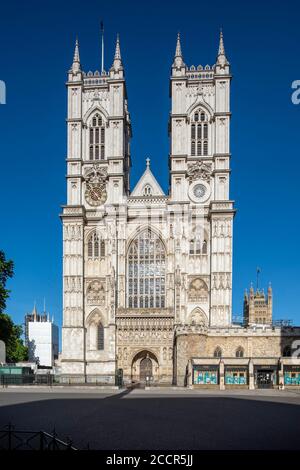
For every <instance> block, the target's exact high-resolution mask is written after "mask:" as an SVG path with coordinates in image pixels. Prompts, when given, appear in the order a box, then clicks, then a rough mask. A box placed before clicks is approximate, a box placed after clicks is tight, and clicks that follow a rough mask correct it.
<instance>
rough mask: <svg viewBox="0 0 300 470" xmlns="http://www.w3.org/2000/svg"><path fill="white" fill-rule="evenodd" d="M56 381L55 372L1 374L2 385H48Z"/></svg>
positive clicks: (0, 381) (0, 383) (0, 382)
mask: <svg viewBox="0 0 300 470" xmlns="http://www.w3.org/2000/svg"><path fill="white" fill-rule="evenodd" d="M54 382H55V377H54V376H53V374H1V375H0V385H1V386H2V387H6V386H7V385H48V386H50V387H51V386H52V385H53V384H54Z"/></svg>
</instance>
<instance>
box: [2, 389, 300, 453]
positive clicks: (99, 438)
mask: <svg viewBox="0 0 300 470" xmlns="http://www.w3.org/2000/svg"><path fill="white" fill-rule="evenodd" d="M130 391H131V390H124V391H122V392H121V393H119V394H115V395H112V396H109V397H106V398H101V397H97V396H96V395H94V394H93V395H89V396H87V395H84V394H83V395H81V397H78V395H77V396H75V395H73V396H70V397H64V398H62V397H61V396H59V395H56V397H54V396H52V397H51V399H44V397H43V399H41V398H40V397H39V398H38V397H37V399H36V401H30V402H25V403H22V404H10V405H4V406H1V407H0V428H2V427H3V426H5V425H6V424H8V423H12V424H13V425H14V426H15V427H16V428H22V429H32V430H40V429H43V430H45V431H51V430H52V429H53V428H54V427H55V429H56V432H57V433H58V434H59V436H60V437H61V439H66V438H68V437H69V438H70V439H71V440H72V441H73V444H74V446H76V447H77V448H85V447H86V446H87V445H88V444H89V446H90V448H91V449H106V450H109V449H120V450H123V449H136V450H139V449H147V450H151V449H152V450H159V449H168V450H178V449H181V450H184V449H190V450H193V449H207V450H216V449H220V450H222V449H227V450H237V449H278V450H280V449H294V450H296V449H298V450H300V437H299V422H300V406H299V405H298V406H297V405H294V404H289V403H276V402H268V401H261V400H260V401H258V400H254V399H253V398H252V399H251V400H247V399H245V397H243V399H239V398H235V397H234V398H233V397H204V396H203V397H201V399H199V398H198V397H182V398H180V397H172V398H170V397H147V398H146V397H144V398H142V399H141V398H138V397H137V398H135V396H131V397H130V399H128V400H126V399H124V400H119V399H118V398H122V397H124V396H126V395H127V394H128V393H130ZM31 400H32V396H31ZM24 401H25V400H24Z"/></svg>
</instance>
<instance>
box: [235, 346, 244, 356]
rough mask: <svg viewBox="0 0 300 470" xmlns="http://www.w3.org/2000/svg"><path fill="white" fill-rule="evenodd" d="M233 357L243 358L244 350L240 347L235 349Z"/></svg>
mask: <svg viewBox="0 0 300 470" xmlns="http://www.w3.org/2000/svg"><path fill="white" fill-rule="evenodd" d="M235 357H244V349H243V348H242V347H239V348H237V350H236V351H235Z"/></svg>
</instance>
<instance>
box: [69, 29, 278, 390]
mask: <svg viewBox="0 0 300 470" xmlns="http://www.w3.org/2000/svg"><path fill="white" fill-rule="evenodd" d="M230 81H231V75H230V65H229V62H228V60H227V58H226V55H225V50H224V43H223V36H222V33H221V35H220V42H219V50H218V54H217V60H216V63H215V64H214V65H213V66H208V65H207V66H205V67H202V66H198V67H195V66H191V67H188V66H187V65H186V64H185V63H184V59H183V55H182V51H181V44H180V37H179V35H178V38H177V44H176V51H175V57H174V62H173V64H172V67H171V77H170V95H171V112H170V121H169V135H170V154H169V192H168V194H164V192H163V190H162V189H161V187H160V185H159V184H158V182H157V180H156V179H155V176H154V174H153V173H152V171H151V168H150V161H149V159H147V160H146V167H145V171H144V174H143V175H142V176H141V178H140V180H139V181H138V183H137V185H136V186H135V188H134V189H133V190H131V189H130V167H131V156H130V139H131V121H130V114H129V108H128V99H127V91H126V82H125V74H124V68H123V63H122V59H121V52H120V44H119V39H117V43H116V50H115V56H114V60H113V64H112V67H111V68H110V70H109V72H105V71H103V72H102V73H99V72H95V73H92V72H88V73H85V72H83V70H82V69H81V64H80V58H79V46H78V42H77V41H76V46H75V53H74V59H73V64H72V67H71V69H70V70H69V73H68V81H67V90H68V116H67V129H68V131H67V132H68V152H67V204H66V205H65V206H63V211H62V214H61V218H62V221H63V299H64V300H63V334H62V345H63V349H62V380H74V381H78V382H83V381H87V382H96V381H98V382H104V383H105V382H107V383H113V382H114V380H115V374H116V371H117V370H122V373H123V377H124V381H125V382H131V381H144V380H148V379H149V380H151V381H152V382H153V383H154V382H155V383H165V384H177V385H183V384H184V383H186V374H187V367H188V361H189V360H190V358H191V357H194V356H196V357H208V358H213V357H215V356H216V354H215V350H216V347H217V346H218V345H220V344H221V345H223V346H221V347H222V348H223V350H225V355H226V354H227V355H233V356H234V355H235V349H234V348H238V347H242V348H243V351H245V355H246V356H250V355H251V354H253V344H254V343H255V341H256V339H255V338H256V337H257V332H255V331H253V333H251V332H249V331H248V330H247V333H246V334H245V331H241V330H239V329H238V331H237V329H236V328H233V325H232V304H231V298H232V231H233V217H234V213H235V209H234V202H233V201H232V200H231V199H230V193H229V187H230V116H231V114H230ZM154 173H155V171H154ZM272 334H273V335H274V334H275V333H270V335H271V336H272ZM251 335H252V336H253V338H254V339H253V341H252V340H251V341H250V342H249V337H250V336H251ZM228 336H233V338H232V340H231V341H230V342H228V341H226V340H227V338H228ZM252 336H251V337H252ZM278 341H279V340H278ZM257 344H258V345H260V346H259V348H261V349H265V346H264V345H263V344H262V345H261V343H259V342H258V343H257ZM276 344H277V343H276ZM278 344H279V343H278ZM249 345H250V346H249ZM278 347H279V346H278ZM226 348H227V352H226ZM230 348H232V351H231V350H230ZM249 348H250V349H249ZM251 351H252V353H251ZM266 354H269V355H270V354H271V351H267V352H266ZM279 355H280V353H279Z"/></svg>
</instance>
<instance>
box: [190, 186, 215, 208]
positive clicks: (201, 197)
mask: <svg viewBox="0 0 300 470" xmlns="http://www.w3.org/2000/svg"><path fill="white" fill-rule="evenodd" d="M210 193H211V187H210V185H209V184H208V183H207V182H206V181H203V180H198V181H194V182H193V183H192V184H191V185H190V187H189V193H188V194H189V198H190V199H191V201H193V202H196V203H197V204H202V203H203V202H205V201H207V200H208V199H209V197H210Z"/></svg>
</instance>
